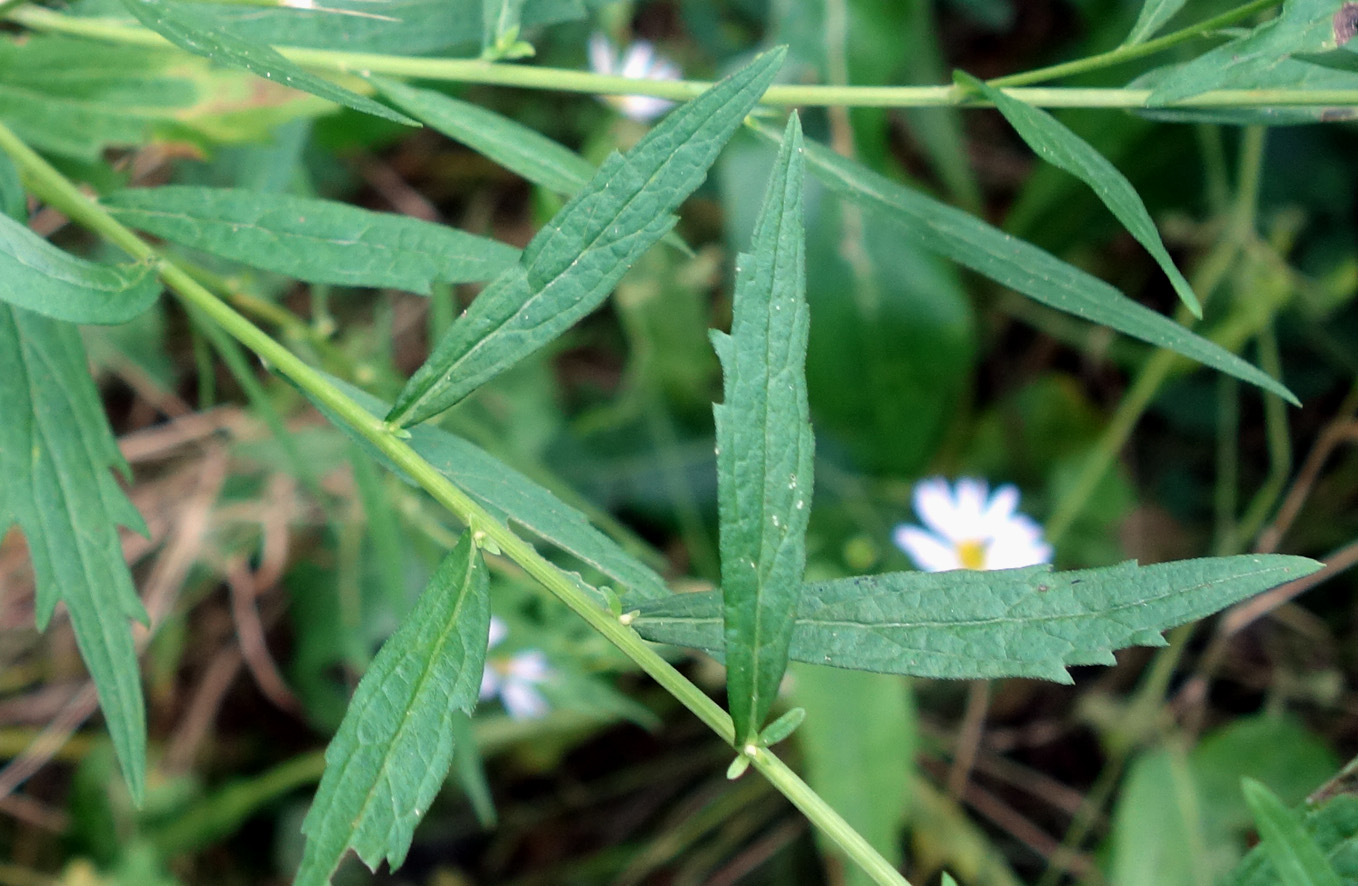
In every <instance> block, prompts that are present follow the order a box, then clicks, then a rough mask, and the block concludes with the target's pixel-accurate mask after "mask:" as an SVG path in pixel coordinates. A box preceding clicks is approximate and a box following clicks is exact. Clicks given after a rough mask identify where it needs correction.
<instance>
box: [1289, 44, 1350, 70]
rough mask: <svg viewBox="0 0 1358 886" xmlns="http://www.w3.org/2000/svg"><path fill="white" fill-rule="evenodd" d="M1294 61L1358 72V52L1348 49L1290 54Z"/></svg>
mask: <svg viewBox="0 0 1358 886" xmlns="http://www.w3.org/2000/svg"><path fill="white" fill-rule="evenodd" d="M1292 58H1293V59H1295V60H1296V61H1301V62H1306V63H1307V64H1308V65H1319V66H1320V67H1322V68H1328V69H1330V70H1332V71H1345V72H1347V73H1350V74H1358V52H1354V51H1352V50H1349V49H1332V50H1330V51H1329V52H1303V53H1300V54H1298V55H1294V56H1292Z"/></svg>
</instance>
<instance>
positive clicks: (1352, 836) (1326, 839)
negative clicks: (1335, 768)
mask: <svg viewBox="0 0 1358 886" xmlns="http://www.w3.org/2000/svg"><path fill="white" fill-rule="evenodd" d="M1347 768H1348V770H1350V771H1351V770H1352V769H1353V765H1352V764H1350V765H1349V767H1347ZM1344 777H1345V773H1343V772H1341V773H1340V775H1338V776H1336V781H1337V782H1339V783H1340V784H1343V781H1342V779H1344ZM1307 805H1308V808H1307V809H1306V812H1305V816H1304V820H1303V823H1302V825H1303V827H1304V828H1305V833H1306V835H1307V836H1308V837H1309V838H1310V839H1311V840H1312V841H1313V842H1314V843H1315V845H1316V846H1317V847H1319V849H1320V851H1321V852H1323V853H1324V856H1325V860H1326V861H1327V863H1328V864H1329V865H1330V866H1331V867H1332V868H1333V869H1334V870H1335V872H1336V873H1338V874H1339V877H1340V881H1341V882H1345V883H1358V795H1355V794H1351V793H1340V794H1337V795H1333V796H1329V797H1327V798H1324V799H1322V800H1319V801H1317V803H1316V805H1315V806H1311V805H1310V804H1309V803H1308V804H1307ZM1279 882H1280V881H1279V879H1278V871H1277V870H1276V869H1275V868H1274V866H1273V863H1272V861H1271V859H1270V857H1269V854H1268V852H1267V851H1266V848H1265V846H1264V845H1263V844H1262V843H1261V844H1260V845H1258V846H1255V847H1254V848H1253V849H1251V850H1250V852H1249V855H1247V856H1245V858H1244V859H1243V860H1242V861H1241V862H1240V864H1239V865H1237V866H1236V868H1235V870H1233V871H1232V872H1231V873H1230V874H1229V875H1227V876H1226V877H1225V878H1224V879H1223V880H1222V881H1221V883H1222V886H1277V884H1278V883H1279Z"/></svg>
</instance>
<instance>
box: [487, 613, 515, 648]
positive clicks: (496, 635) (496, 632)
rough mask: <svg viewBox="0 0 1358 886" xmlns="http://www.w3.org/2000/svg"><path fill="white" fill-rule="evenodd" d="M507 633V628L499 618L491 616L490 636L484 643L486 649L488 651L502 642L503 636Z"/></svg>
mask: <svg viewBox="0 0 1358 886" xmlns="http://www.w3.org/2000/svg"><path fill="white" fill-rule="evenodd" d="M508 633H509V628H508V627H506V626H505V623H504V621H502V620H501V619H500V617H499V616H497V615H492V616H491V617H490V636H489V638H488V639H487V641H486V648H487V649H490V648H492V647H494V646H495V645H496V644H497V643H499V642H500V641H501V640H503V639H504V638H505V634H508Z"/></svg>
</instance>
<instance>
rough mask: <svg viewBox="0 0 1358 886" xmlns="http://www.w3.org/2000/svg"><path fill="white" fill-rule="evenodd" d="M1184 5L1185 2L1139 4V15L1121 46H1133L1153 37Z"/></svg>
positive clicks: (1161, 0) (1168, 0)
mask: <svg viewBox="0 0 1358 886" xmlns="http://www.w3.org/2000/svg"><path fill="white" fill-rule="evenodd" d="M1184 3H1185V0H1146V2H1145V3H1143V4H1141V13H1140V14H1139V15H1138V16H1137V17H1136V23H1135V24H1134V25H1132V31H1131V33H1130V34H1128V35H1127V39H1126V40H1124V41H1122V45H1123V46H1135V45H1136V44H1138V43H1144V42H1146V41H1147V40H1149V39H1150V38H1151V37H1154V36H1155V32H1156V31H1158V30H1160V29H1161V28H1162V27H1164V25H1165V22H1167V21H1169V20H1170V19H1172V18H1174V16H1175V15H1176V14H1177V13H1178V12H1179V10H1180V9H1183V8H1184Z"/></svg>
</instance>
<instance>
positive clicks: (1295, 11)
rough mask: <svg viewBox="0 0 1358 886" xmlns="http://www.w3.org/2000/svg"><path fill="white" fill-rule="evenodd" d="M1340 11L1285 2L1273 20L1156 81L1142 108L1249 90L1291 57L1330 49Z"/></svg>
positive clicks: (1321, 2)
mask: <svg viewBox="0 0 1358 886" xmlns="http://www.w3.org/2000/svg"><path fill="white" fill-rule="evenodd" d="M1341 11H1342V10H1341V8H1340V4H1338V3H1336V2H1335V0H1287V2H1285V3H1284V4H1283V11H1282V13H1281V14H1280V15H1279V16H1278V17H1277V18H1275V19H1273V20H1272V21H1268V22H1264V23H1263V24H1262V25H1259V26H1258V27H1256V28H1255V29H1254V30H1252V31H1250V32H1249V33H1248V34H1246V35H1245V36H1243V37H1239V38H1237V39H1235V40H1232V41H1231V42H1229V43H1226V44H1224V45H1222V46H1218V47H1217V48H1215V49H1212V50H1209V51H1208V52H1205V53H1203V54H1202V55H1200V56H1198V57H1197V58H1195V59H1193V61H1191V62H1188V63H1187V64H1184V65H1181V66H1179V67H1177V68H1175V69H1174V70H1173V73H1172V74H1170V75H1169V76H1167V77H1164V78H1163V79H1160V80H1158V81H1157V82H1156V83H1155V86H1154V88H1153V89H1152V90H1151V94H1150V97H1149V98H1147V99H1146V104H1147V106H1149V107H1155V106H1158V105H1168V104H1173V103H1174V102H1180V101H1184V100H1185V99H1190V98H1192V97H1193V96H1195V95H1200V94H1202V93H1204V92H1208V91H1210V90H1213V89H1229V88H1233V87H1242V86H1244V87H1253V86H1254V85H1255V84H1256V83H1257V82H1258V81H1259V80H1260V78H1266V77H1267V76H1268V74H1269V72H1270V71H1272V70H1273V69H1274V68H1276V67H1277V66H1278V65H1280V64H1282V63H1283V62H1285V61H1287V59H1288V56H1290V55H1292V54H1293V53H1299V52H1321V51H1323V50H1327V49H1334V48H1335V46H1336V45H1337V43H1338V40H1337V37H1336V24H1337V23H1338V22H1339V21H1340V19H1339V16H1338V13H1340V12H1341Z"/></svg>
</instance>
